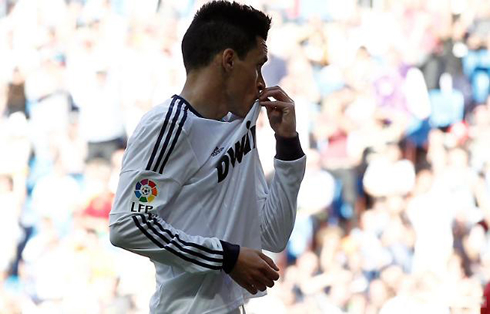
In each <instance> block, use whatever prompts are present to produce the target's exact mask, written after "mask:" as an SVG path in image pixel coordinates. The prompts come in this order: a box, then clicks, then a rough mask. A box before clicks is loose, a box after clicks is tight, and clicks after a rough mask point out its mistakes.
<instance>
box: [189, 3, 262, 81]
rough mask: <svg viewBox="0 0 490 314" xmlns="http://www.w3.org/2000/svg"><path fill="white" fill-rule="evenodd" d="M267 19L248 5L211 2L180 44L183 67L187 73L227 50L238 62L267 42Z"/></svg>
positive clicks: (204, 6)
mask: <svg viewBox="0 0 490 314" xmlns="http://www.w3.org/2000/svg"><path fill="white" fill-rule="evenodd" d="M270 25H271V18H270V17H268V16H267V15H265V14H264V13H263V12H261V11H259V10H256V9H254V8H253V7H251V6H248V5H242V4H239V3H236V2H228V1H212V2H209V3H206V4H205V5H203V6H202V7H201V8H200V9H199V11H197V13H196V15H195V16H194V19H193V20H192V23H191V25H190V26H189V28H188V29H187V31H186V33H185V35H184V38H183V40H182V55H183V58H184V66H185V68H186V71H187V72H189V71H191V70H194V69H198V68H200V67H203V66H206V65H208V64H209V63H210V62H211V60H212V59H213V57H214V56H215V55H216V54H217V53H218V52H220V51H222V50H224V49H227V48H231V49H233V50H235V51H236V52H237V54H238V57H239V58H240V59H243V58H245V56H246V55H247V53H248V52H249V51H250V50H251V49H253V48H254V47H255V45H256V38H257V36H258V37H261V38H263V39H264V40H267V33H268V32H269V29H270Z"/></svg>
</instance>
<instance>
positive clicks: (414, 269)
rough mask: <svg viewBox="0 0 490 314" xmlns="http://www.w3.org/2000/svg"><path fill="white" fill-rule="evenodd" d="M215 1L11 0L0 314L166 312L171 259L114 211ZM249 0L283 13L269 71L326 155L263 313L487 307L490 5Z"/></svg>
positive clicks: (3, 122)
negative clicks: (127, 164) (124, 237)
mask: <svg viewBox="0 0 490 314" xmlns="http://www.w3.org/2000/svg"><path fill="white" fill-rule="evenodd" d="M204 2H206V1H199V0H172V1H170V0H163V1H162V0H158V1H157V0H146V1H137V0H110V1H109V0H17V1H14V0H0V56H1V57H0V151H1V154H0V204H1V205H0V210H1V211H2V219H0V251H1V254H0V313H103V314H106V313H107V314H109V313H147V312H148V301H149V297H150V295H151V293H152V292H153V290H154V285H155V283H154V269H153V266H152V264H151V262H150V261H149V260H148V259H145V258H142V257H139V256H136V255H134V254H131V253H127V252H124V251H122V250H120V249H117V248H114V247H113V246H112V245H111V244H110V242H109V240H108V213H109V211H110V208H111V203H112V199H113V196H114V191H115V187H116V185H117V180H118V175H119V169H120V165H121V159H122V155H123V153H124V147H125V144H126V141H127V139H128V137H130V136H131V134H132V131H133V129H134V127H135V125H136V123H137V122H138V121H139V119H140V117H141V116H142V115H143V114H144V113H145V112H146V111H148V110H149V109H150V108H152V107H153V106H155V105H157V104H159V103H161V102H162V101H163V100H165V99H166V98H168V97H170V96H171V95H173V94H178V93H180V91H181V88H182V86H183V83H184V80H185V71H184V67H183V64H182V59H181V52H180V40H181V38H182V36H183V33H184V32H185V30H186V28H187V26H188V25H189V23H190V21H191V19H192V15H193V13H194V12H195V10H196V9H197V8H198V7H200V6H201V5H202V4H203V3H204ZM242 2H245V3H248V4H251V5H253V6H254V7H256V8H258V9H262V10H264V11H266V12H267V13H268V14H269V15H270V16H272V18H273V26H272V29H271V31H270V34H269V39H268V46H269V53H270V55H269V61H268V63H267V64H266V65H265V66H264V70H263V72H264V77H265V80H266V83H267V85H269V86H272V85H281V86H282V87H283V89H284V90H286V91H287V92H288V94H289V95H290V96H291V98H292V99H294V100H295V103H296V111H297V124H298V132H299V134H300V137H301V140H302V145H303V148H304V150H305V151H306V152H307V155H308V165H307V171H306V175H305V179H304V182H303V185H302V188H301V191H300V195H299V202H298V216H297V221H296V225H295V229H294V231H293V234H292V235H291V239H290V242H289V244H288V246H287V249H286V250H285V252H283V253H281V254H271V256H272V257H273V258H274V259H275V260H276V261H277V263H278V264H279V265H280V268H281V279H280V280H279V281H278V282H277V283H276V286H275V287H274V288H272V289H269V292H268V296H266V297H264V298H259V299H253V300H251V301H250V302H249V304H248V306H247V312H248V313H270V312H272V311H274V312H275V313H334V314H335V313H366V314H373V313H381V314H387V313H401V314H403V313H479V309H480V306H481V304H482V294H483V289H484V287H485V285H486V284H487V282H488V281H490V232H489V230H488V229H489V226H490V144H489V142H488V139H489V138H490V97H489V90H490V2H489V1H488V0H343V1H314V0H287V1H280V0H274V1H272V0H268V1H266V0H250V1H242ZM267 123H268V122H267V120H266V117H265V116H264V115H261V116H260V117H259V121H258V128H257V133H258V136H257V138H258V141H259V143H258V146H259V147H258V148H259V154H260V155H261V159H262V163H263V166H264V170H265V172H266V174H267V175H268V176H269V177H271V176H272V175H273V167H272V161H273V156H274V151H273V148H274V145H273V141H274V138H273V134H272V131H271V130H270V128H269V127H268V125H267ZM485 138H487V140H485Z"/></svg>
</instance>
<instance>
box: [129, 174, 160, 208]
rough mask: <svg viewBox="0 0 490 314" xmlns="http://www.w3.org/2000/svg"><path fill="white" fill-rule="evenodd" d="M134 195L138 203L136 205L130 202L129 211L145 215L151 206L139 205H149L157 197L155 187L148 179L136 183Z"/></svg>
mask: <svg viewBox="0 0 490 314" xmlns="http://www.w3.org/2000/svg"><path fill="white" fill-rule="evenodd" d="M134 195H135V196H136V197H137V198H138V201H139V202H140V203H139V204H138V205H136V203H135V202H132V203H131V211H132V212H142V211H144V212H145V213H148V211H149V210H151V209H153V206H151V205H147V204H141V203H151V202H152V201H153V200H154V199H155V197H156V196H157V195H158V189H157V185H156V183H155V182H153V181H151V180H150V179H143V180H141V181H138V182H136V185H135V187H134Z"/></svg>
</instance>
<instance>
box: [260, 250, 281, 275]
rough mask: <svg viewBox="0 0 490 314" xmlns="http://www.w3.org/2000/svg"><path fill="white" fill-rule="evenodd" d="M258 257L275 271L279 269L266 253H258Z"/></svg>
mask: <svg viewBox="0 0 490 314" xmlns="http://www.w3.org/2000/svg"><path fill="white" fill-rule="evenodd" d="M259 256H260V258H262V259H263V260H264V261H265V262H266V263H267V264H268V265H269V266H270V267H271V268H272V269H274V270H275V271H279V267H277V265H276V264H275V263H274V261H273V260H272V259H271V258H270V257H269V256H267V255H265V254H264V253H262V252H261V253H260V254H259Z"/></svg>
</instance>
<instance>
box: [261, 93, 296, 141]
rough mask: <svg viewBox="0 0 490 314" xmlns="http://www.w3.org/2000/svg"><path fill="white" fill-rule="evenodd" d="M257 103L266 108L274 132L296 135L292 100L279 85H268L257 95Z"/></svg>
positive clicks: (288, 135)
mask: <svg viewBox="0 0 490 314" xmlns="http://www.w3.org/2000/svg"><path fill="white" fill-rule="evenodd" d="M259 103H260V105H261V106H264V107H265V108H266V109H267V117H268V118H269V123H270V125H271V127H272V129H273V130H274V132H275V133H276V134H277V135H279V136H282V137H295V136H296V134H297V133H296V113H295V111H294V101H293V100H292V99H291V98H290V97H289V96H288V95H287V94H286V92H284V91H283V90H282V88H280V87H279V86H274V87H268V88H266V89H264V90H263V91H262V93H261V94H260V95H259Z"/></svg>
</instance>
